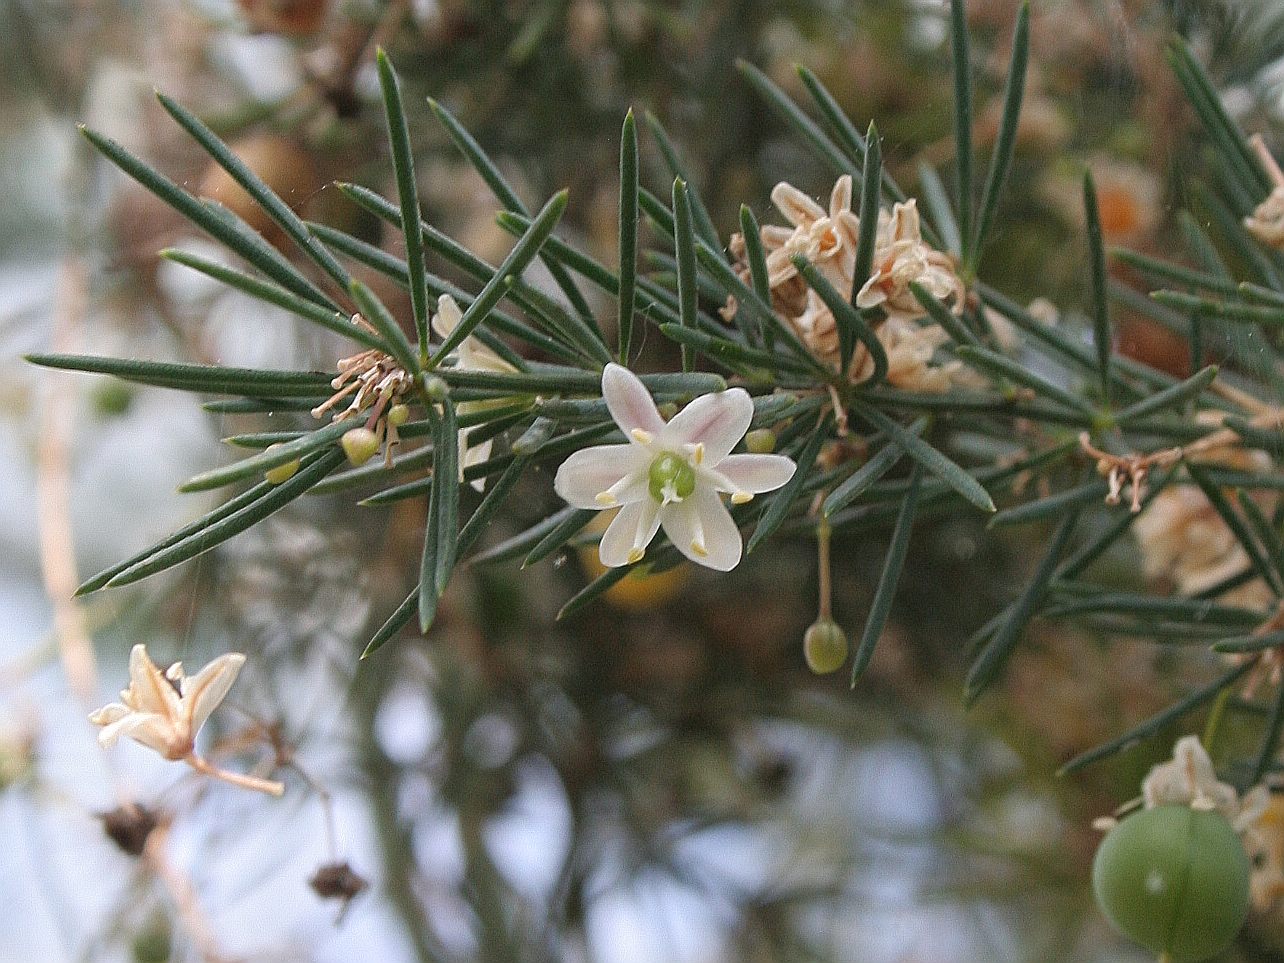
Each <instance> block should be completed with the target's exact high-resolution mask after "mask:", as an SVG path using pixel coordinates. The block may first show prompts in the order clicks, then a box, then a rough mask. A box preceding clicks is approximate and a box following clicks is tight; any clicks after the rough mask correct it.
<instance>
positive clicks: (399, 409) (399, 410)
mask: <svg viewBox="0 0 1284 963" xmlns="http://www.w3.org/2000/svg"><path fill="white" fill-rule="evenodd" d="M409 420H410V408H409V406H407V405H393V406H392V407H391V408H389V409H388V424H390V425H392V427H394V428H400V427H401V426H402V425H404V424H405V423H406V422H407V421H409Z"/></svg>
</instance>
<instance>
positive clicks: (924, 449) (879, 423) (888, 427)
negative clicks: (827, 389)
mask: <svg viewBox="0 0 1284 963" xmlns="http://www.w3.org/2000/svg"><path fill="white" fill-rule="evenodd" d="M852 409H853V410H854V411H855V412H856V413H857V414H859V415H860V416H861V417H862V418H864V419H865V420H866V421H868V422H870V423H871V424H872V425H873V426H874V427H875V428H877V429H878V430H879V431H882V432H884V433H885V434H886V435H887V436H888V437H890V438H891V439H892V440H893V441H894V442H895V443H896V444H898V445H900V446H901V448H903V449H905V454H907V455H909V456H910V457H911V458H913V459H914V460H915V461H917V462H919V463H920V464H922V466H923V467H924V468H926V469H927V470H928V471H930V472H931V473H932V474H933V475H936V476H937V477H938V478H940V479H941V481H943V482H945V484H947V485H949V486H950V488H952V489H954V490H955V491H956V492H958V493H959V494H960V495H962V496H963V498H965V499H966V500H967V501H969V502H971V503H972V504H973V505H975V506H976V507H977V508H979V509H981V510H982V511H985V512H992V511H994V510H995V508H994V499H992V498H991V497H990V495H989V493H988V492H987V491H986V490H985V489H984V488H982V487H981V484H980V482H978V481H977V480H976V479H975V478H973V477H972V476H971V475H969V474H968V473H967V472H966V471H964V470H963V469H962V468H960V467H959V466H958V465H957V464H956V463H955V462H953V461H951V460H950V459H949V458H948V457H946V456H945V455H943V454H941V453H940V452H939V451H937V450H936V449H935V448H933V447H932V446H931V445H929V444H928V443H927V442H925V441H924V440H923V439H921V438H919V437H918V436H917V435H915V434H914V433H913V432H911V431H909V430H908V429H906V428H904V427H902V426H901V425H899V424H897V423H896V422H894V421H892V419H890V418H888V417H887V416H886V415H885V414H883V413H882V412H881V411H879V410H878V409H877V408H874V407H871V406H870V405H867V404H865V403H864V402H861V401H853V402H852Z"/></svg>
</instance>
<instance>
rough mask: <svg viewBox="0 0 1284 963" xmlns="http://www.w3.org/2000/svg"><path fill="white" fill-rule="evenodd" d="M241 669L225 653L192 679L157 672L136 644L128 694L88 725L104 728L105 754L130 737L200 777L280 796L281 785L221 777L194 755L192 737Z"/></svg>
mask: <svg viewBox="0 0 1284 963" xmlns="http://www.w3.org/2000/svg"><path fill="white" fill-rule="evenodd" d="M244 664H245V656H244V655H242V654H241V653H239V652H229V653H228V654H227V655H221V656H219V657H218V658H217V659H215V660H214V661H213V662H211V663H210V664H209V665H207V666H206V667H205V668H203V669H202V670H201V671H200V672H198V673H196V675H194V676H187V675H184V673H183V664H182V663H181V662H175V663H174V664H173V665H171V666H170V667H169V669H167V670H166V671H165V672H161V670H160V669H159V668H157V666H156V664H155V663H154V662H152V660H151V658H150V657H149V656H148V655H147V646H146V645H143V644H142V643H139V644H138V645H135V646H134V648H133V649H132V650H131V651H130V653H129V688H128V689H125V690H123V691H122V692H121V694H120V702H113V703H111V704H110V705H107V706H104V707H103V708H101V709H99V710H98V711H97V712H95V713H94V714H93V715H91V716H90V717H89V721H90V722H92V723H93V724H94V725H96V726H101V727H102V731H101V732H100V733H98V741H99V742H100V743H101V744H102V745H103V747H104V748H111V747H112V746H114V745H115V744H116V740H118V739H119V738H120V737H121V736H129V737H130V738H131V739H133V740H134V741H135V742H138V743H141V744H142V745H144V746H147V748H149V749H153V750H155V751H156V752H158V753H160V755H161V756H163V757H164V758H166V759H169V760H171V761H179V760H181V761H183V762H186V763H188V764H189V765H190V766H191V767H192V768H193V769H195V770H197V771H198V772H203V773H206V774H208V775H212V776H215V777H217V778H219V779H223V780H225V781H227V782H231V783H235V784H237V785H241V786H246V787H247V788H251V789H258V790H260V791H262V792H269V793H272V794H273V795H278V796H279V795H280V794H281V793H282V792H283V791H284V788H285V787H284V786H282V785H281V783H279V782H271V781H268V780H264V779H257V778H255V777H253V776H242V775H239V774H237V773H230V772H225V771H223V770H221V769H218V768H216V767H214V766H212V765H211V764H210V763H209V762H207V761H206V760H205V759H203V758H202V757H201V756H199V755H197V754H196V734H197V733H198V732H199V731H200V728H201V726H203V725H204V724H205V720H206V719H208V718H209V716H210V713H212V712H213V711H214V710H215V709H216V708H218V705H219V703H221V702H222V701H223V699H224V698H225V697H226V696H227V693H228V691H229V690H230V689H231V688H232V683H233V682H235V681H236V676H237V674H238V673H239V672H240V671H241V666H243V665H244Z"/></svg>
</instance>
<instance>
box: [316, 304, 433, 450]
mask: <svg viewBox="0 0 1284 963" xmlns="http://www.w3.org/2000/svg"><path fill="white" fill-rule="evenodd" d="M352 323H353V324H355V325H357V326H359V327H361V328H364V329H365V330H367V331H374V328H373V327H372V326H371V325H370V323H369V322H368V321H366V320H365V318H363V317H361V315H360V314H354V315H353V316H352ZM338 368H339V374H338V376H337V377H335V378H334V380H333V381H331V382H330V387H331V388H334V389H335V392H334V394H333V395H331V396H330V397H329V398H327V399H326V400H325V401H324V402H322V403H321V404H319V405H317V406H316V407H315V408H313V409H312V417H314V418H320V417H322V416H323V415H325V414H326V413H327V412H329V411H333V410H334V409H335V408H337V407H338V406H339V405H340V404H341V403H342V402H344V401H347V402H348V405H347V407H346V408H343V409H342V410H340V411H339V412H338V413H337V414H335V415H334V419H333V420H334V421H345V420H347V419H349V418H359V417H361V416H363V415H364V416H365V418H366V421H365V424H364V425H363V426H362V427H364V428H365V429H367V430H368V431H371V432H373V433H374V438H375V440H376V443H377V444H376V449H375V450H376V451H377V450H378V447H380V446H382V447H383V448H384V452H385V459H386V462H387V463H389V464H391V462H392V450H393V448H394V447H396V445H397V444H398V443H399V442H400V439H399V438H398V437H397V426H398V424H403V423H404V421H405V419H404V418H400V419H398V418H396V417H392V418H390V417H389V413H390V412H391V411H393V410H394V409H397V408H398V406H400V405H402V404H404V402H405V399H406V398H407V396H409V395H410V393H411V392H412V391H413V389H414V386H415V378H414V375H412V374H411V373H410V372H408V371H406V369H405V368H403V367H402V366H401V365H400V363H398V362H397V360H396V359H395V358H393V357H392V356H391V355H388V354H385V353H384V352H382V351H380V350H378V349H377V348H368V349H367V350H365V351H362V352H360V353H359V354H354V355H352V356H351V357H348V358H341V359H340V360H339V364H338ZM362 441H363V446H362V451H364V450H365V448H367V447H368V444H365V439H364V437H363V439H362ZM345 447H346V446H345ZM373 454H374V452H371V453H370V455H367V456H366V457H367V458H368V457H373ZM362 460H363V461H364V459H362Z"/></svg>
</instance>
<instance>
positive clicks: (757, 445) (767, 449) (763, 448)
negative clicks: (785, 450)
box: [745, 428, 776, 455]
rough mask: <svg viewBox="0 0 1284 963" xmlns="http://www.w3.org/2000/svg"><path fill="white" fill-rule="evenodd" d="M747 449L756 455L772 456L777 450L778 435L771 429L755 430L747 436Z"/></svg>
mask: <svg viewBox="0 0 1284 963" xmlns="http://www.w3.org/2000/svg"><path fill="white" fill-rule="evenodd" d="M745 448H746V449H747V450H748V451H751V452H753V453H754V454H755V455H770V454H771V453H772V452H773V451H775V450H776V433H775V432H774V431H772V430H771V429H770V428H755V429H754V430H753V431H751V432H749V434H747V435H745Z"/></svg>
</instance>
